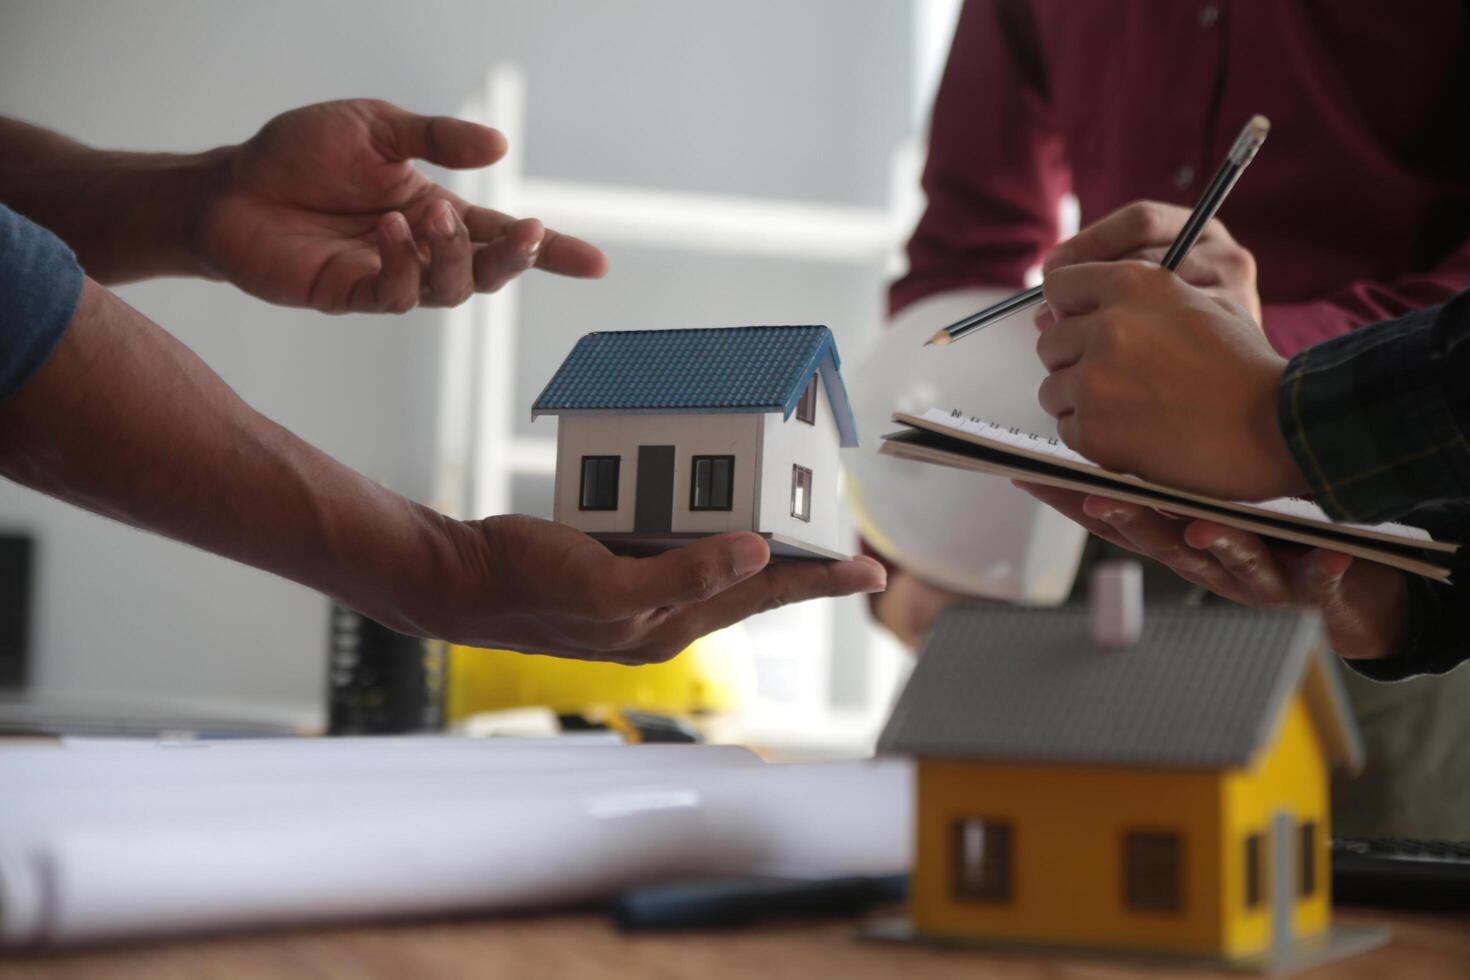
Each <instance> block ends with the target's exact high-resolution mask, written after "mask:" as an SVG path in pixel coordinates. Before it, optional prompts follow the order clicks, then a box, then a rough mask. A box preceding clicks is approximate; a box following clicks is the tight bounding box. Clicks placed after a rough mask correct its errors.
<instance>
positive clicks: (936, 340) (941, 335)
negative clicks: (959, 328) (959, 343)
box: [924, 330, 949, 347]
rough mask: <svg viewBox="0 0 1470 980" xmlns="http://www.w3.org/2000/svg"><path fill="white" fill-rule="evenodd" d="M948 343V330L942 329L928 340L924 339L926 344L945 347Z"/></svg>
mask: <svg viewBox="0 0 1470 980" xmlns="http://www.w3.org/2000/svg"><path fill="white" fill-rule="evenodd" d="M947 343H949V332H948V331H946V330H941V331H939V332H938V333H937V334H935V335H934V336H932V337H930V338H929V339H928V340H926V341H924V346H925V347H943V346H944V345H945V344H947Z"/></svg>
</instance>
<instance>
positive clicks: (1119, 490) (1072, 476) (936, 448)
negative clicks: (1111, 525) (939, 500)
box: [879, 408, 1459, 582]
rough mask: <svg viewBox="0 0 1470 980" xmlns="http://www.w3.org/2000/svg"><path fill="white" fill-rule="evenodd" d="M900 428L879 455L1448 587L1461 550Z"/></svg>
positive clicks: (1046, 445)
mask: <svg viewBox="0 0 1470 980" xmlns="http://www.w3.org/2000/svg"><path fill="white" fill-rule="evenodd" d="M893 420H894V421H895V422H898V423H900V424H902V425H904V426H906V428H904V429H903V430H901V431H899V432H895V433H890V434H889V435H886V436H884V437H883V446H882V448H881V449H880V450H879V451H880V452H881V453H883V454H884V455H888V456H898V457H901V458H904V459H914V460H920V461H922V462H927V463H938V464H940V465H943V466H953V467H957V468H959V469H966V470H974V471H976V472H979V473H989V474H992V475H995V476H1003V477H1008V478H1010V479H1015V480H1025V481H1028V482H1030V483H1039V484H1044V485H1046V486H1052V487H1060V488H1062V489H1066V490H1076V491H1080V492H1082V493H1089V494H1095V495H1097V496H1099V497H1108V498H1111V499H1113V500H1122V501H1127V502H1128V503H1134V504H1141V505H1143V506H1146V507H1155V508H1158V509H1160V510H1165V511H1168V512H1169V513H1172V514H1178V515H1180V516H1182V517H1194V518H1201V519H1204V520H1210V521H1215V522H1216V523H1219V524H1225V525H1228V526H1230V527H1237V528H1241V529H1242V530H1246V531H1251V532H1253V533H1255V534H1259V535H1261V536H1263V537H1267V538H1272V539H1275V540H1278V541H1287V542H1291V543H1294V544H1302V545H1310V546H1313V547H1318V548H1330V549H1332V550H1334V551H1340V552H1344V553H1346V554H1349V555H1353V556H1355V557H1358V558H1364V559H1367V560H1369V561H1376V562H1380V563H1382V564H1385V565H1391V566H1393V567H1394V568H1398V569H1402V570H1403V571H1406V572H1411V573H1413V574H1415V575H1422V576H1424V577H1425V578H1431V579H1436V580H1438V581H1442V582H1443V581H1447V580H1448V579H1449V577H1450V565H1451V562H1452V560H1453V556H1454V553H1455V552H1456V551H1457V550H1458V549H1459V545H1457V544H1452V543H1449V542H1444V541H1435V540H1434V539H1433V538H1431V537H1430V536H1429V534H1428V533H1427V532H1425V531H1423V530H1421V529H1419V528H1416V527H1408V526H1406V525H1403V524H1391V523H1390V524H1375V525H1371V526H1369V525H1363V524H1345V523H1341V522H1338V521H1333V520H1332V519H1331V518H1329V517H1328V516H1327V515H1326V514H1325V513H1324V512H1323V511H1322V508H1320V507H1318V506H1317V505H1316V504H1314V503H1312V502H1311V501H1309V500H1303V499H1301V498H1297V497H1291V498H1281V499H1277V500H1267V501H1263V502H1261V503H1255V504H1249V503H1240V502H1238V501H1232V500H1219V499H1216V498H1213V497H1206V496H1203V495H1200V494H1195V493H1190V492H1188V491H1186V490H1179V489H1175V488H1173V487H1166V486H1163V485H1161V484H1158V483H1151V482H1149V481H1148V480H1144V479H1141V478H1139V477H1136V476H1130V475H1128V474H1126V473H1115V472H1113V471H1111V470H1105V469H1103V468H1102V467H1101V466H1098V465H1097V464H1096V463H1094V462H1092V461H1091V460H1089V459H1087V458H1086V457H1084V456H1081V455H1079V454H1078V453H1076V452H1073V451H1072V450H1071V449H1069V448H1067V447H1066V446H1065V445H1063V444H1062V442H1061V440H1059V439H1056V438H1048V437H1046V436H1040V435H1037V434H1035V433H1032V432H1026V431H1024V430H1022V429H1017V428H1007V427H1005V426H1002V425H997V424H996V423H994V422H987V421H985V420H983V419H977V418H974V417H972V416H967V415H965V414H964V413H963V412H960V411H958V410H955V411H950V412H946V411H943V410H941V409H933V408H931V409H930V410H929V411H927V412H925V413H924V414H923V415H910V414H908V413H906V412H899V413H896V414H895V415H894V416H893Z"/></svg>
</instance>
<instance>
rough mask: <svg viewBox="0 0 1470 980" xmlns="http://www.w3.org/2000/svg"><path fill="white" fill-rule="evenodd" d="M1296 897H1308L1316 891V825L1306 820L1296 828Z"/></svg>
mask: <svg viewBox="0 0 1470 980" xmlns="http://www.w3.org/2000/svg"><path fill="white" fill-rule="evenodd" d="M1296 851H1297V860H1299V861H1300V862H1301V868H1300V869H1298V873H1297V882H1296V884H1297V897H1298V898H1310V897H1312V895H1313V894H1314V893H1315V892H1316V891H1317V825H1316V824H1315V823H1313V822H1312V821H1310V820H1309V821H1307V822H1306V823H1304V824H1302V825H1301V826H1299V827H1297V829H1296Z"/></svg>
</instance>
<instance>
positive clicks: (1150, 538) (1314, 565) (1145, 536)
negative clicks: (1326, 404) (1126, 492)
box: [1016, 481, 1409, 660]
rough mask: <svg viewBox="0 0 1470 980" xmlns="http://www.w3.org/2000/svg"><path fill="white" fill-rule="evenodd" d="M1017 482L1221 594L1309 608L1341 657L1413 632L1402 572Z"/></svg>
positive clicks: (1363, 654)
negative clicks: (1274, 543) (1270, 542)
mask: <svg viewBox="0 0 1470 980" xmlns="http://www.w3.org/2000/svg"><path fill="white" fill-rule="evenodd" d="M1016 486H1018V487H1020V488H1021V489H1022V490H1025V491H1026V492H1027V493H1029V494H1031V496H1033V497H1035V498H1036V499H1038V500H1040V501H1041V502H1042V503H1045V504H1048V505H1049V506H1051V507H1053V508H1055V509H1056V510H1058V511H1060V512H1061V513H1063V514H1065V515H1066V516H1067V517H1070V518H1071V519H1072V520H1074V521H1076V522H1077V523H1079V524H1081V525H1082V526H1083V527H1085V528H1087V529H1088V530H1089V531H1091V532H1092V533H1093V534H1096V535H1097V536H1098V537H1100V538H1102V539H1103V540H1105V541H1110V542H1112V543H1113V544H1115V545H1117V546H1119V547H1120V548H1126V549H1127V550H1129V551H1134V552H1137V553H1138V554H1141V555H1143V556H1145V557H1147V558H1152V559H1154V560H1156V561H1158V562H1161V563H1162V564H1164V565H1166V566H1167V567H1168V568H1169V569H1170V570H1171V571H1173V572H1174V574H1176V575H1178V576H1179V577H1180V578H1183V579H1185V580H1186V581H1189V582H1192V583H1194V584H1195V585H1198V586H1201V587H1202V588H1206V589H1209V590H1210V591H1211V592H1213V593H1215V594H1216V595H1218V596H1221V597H1223V598H1226V599H1229V600H1231V601H1233V602H1238V603H1240V604H1241V605H1245V606H1254V607H1257V608H1265V609H1279V608H1293V607H1301V608H1311V609H1315V610H1316V611H1317V612H1318V613H1319V614H1320V615H1321V617H1322V624H1323V626H1324V628H1325V629H1326V631H1327V641H1328V643H1329V644H1330V645H1331V647H1332V649H1333V651H1334V652H1335V653H1336V654H1337V655H1338V656H1340V657H1345V658H1347V659H1349V660H1352V659H1366V658H1377V657H1387V656H1392V655H1393V654H1394V653H1396V652H1397V651H1398V650H1399V649H1400V648H1401V647H1402V645H1403V643H1404V640H1405V639H1406V638H1407V636H1408V601H1409V599H1408V586H1407V584H1406V579H1405V573H1403V572H1400V571H1399V570H1398V569H1395V568H1390V567H1388V566H1387V565H1380V564H1378V563H1376V562H1371V561H1362V560H1359V559H1355V558H1353V557H1352V556H1350V555H1345V554H1342V553H1341V552H1336V551H1327V550H1324V549H1322V548H1298V547H1290V546H1284V545H1283V546H1274V547H1273V546H1271V545H1268V544H1267V543H1266V542H1265V541H1264V540H1263V539H1262V538H1260V537H1259V536H1258V535H1255V534H1251V533H1250V532H1249V531H1242V530H1240V529H1239V528H1233V527H1227V526H1225V525H1223V524H1215V523H1213V522H1211V521H1191V520H1184V519H1177V518H1174V517H1169V516H1166V515H1164V514H1161V513H1159V512H1158V511H1155V510H1152V509H1150V508H1148V507H1140V506H1137V505H1135V504H1129V503H1125V502H1123V501H1119V500H1109V499H1108V498H1106V497H1097V496H1090V495H1087V494H1082V493H1075V492H1073V491H1070V490H1062V489H1059V488H1056V487H1047V486H1041V485H1039V484H1034V483H1024V482H1020V481H1017V482H1016Z"/></svg>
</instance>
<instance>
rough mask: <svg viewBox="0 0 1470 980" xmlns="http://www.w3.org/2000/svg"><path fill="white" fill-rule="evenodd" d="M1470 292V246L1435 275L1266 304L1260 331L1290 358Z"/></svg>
mask: <svg viewBox="0 0 1470 980" xmlns="http://www.w3.org/2000/svg"><path fill="white" fill-rule="evenodd" d="M1467 286H1470V242H1467V243H1466V244H1464V245H1462V246H1461V247H1460V248H1459V249H1458V250H1457V251H1455V252H1453V253H1452V254H1450V255H1449V256H1447V257H1446V258H1445V259H1443V260H1442V261H1441V262H1439V263H1438V264H1437V265H1436V266H1435V267H1434V268H1433V269H1431V270H1429V271H1427V272H1423V273H1420V274H1417V275H1410V276H1401V277H1399V278H1397V279H1394V280H1392V281H1390V282H1370V281H1362V282H1353V283H1349V284H1347V285H1346V286H1344V287H1342V288H1341V289H1338V290H1336V291H1334V292H1333V293H1331V294H1330V295H1327V296H1323V297H1320V298H1318V299H1314V300H1309V301H1304V302H1294V303H1267V304H1265V305H1264V307H1263V309H1262V323H1261V326H1262V328H1263V329H1264V330H1265V332H1266V337H1267V338H1268V339H1269V340H1270V341H1271V344H1272V346H1274V347H1275V348H1276V350H1277V351H1279V352H1280V353H1281V354H1283V355H1285V356H1287V357H1290V356H1292V355H1293V354H1296V353H1298V352H1300V351H1303V350H1305V349H1306V348H1308V347H1311V346H1312V345H1314V344H1320V343H1322V342H1323V341H1326V340H1331V339H1332V338H1334V337H1340V336H1342V335H1343V334H1345V333H1348V332H1349V331H1352V330H1356V329H1358V328H1359V327H1362V326H1363V325H1365V324H1371V323H1380V322H1382V321H1384V320H1393V319H1397V318H1399V317H1402V316H1405V315H1407V314H1409V313H1412V312H1413V311H1415V310H1421V309H1424V308H1425V307H1429V306H1438V305H1439V304H1441V303H1444V302H1445V301H1447V300H1448V299H1450V298H1451V297H1452V296H1454V295H1455V294H1456V293H1458V292H1459V291H1460V290H1462V289H1464V288H1466V287H1467Z"/></svg>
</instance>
